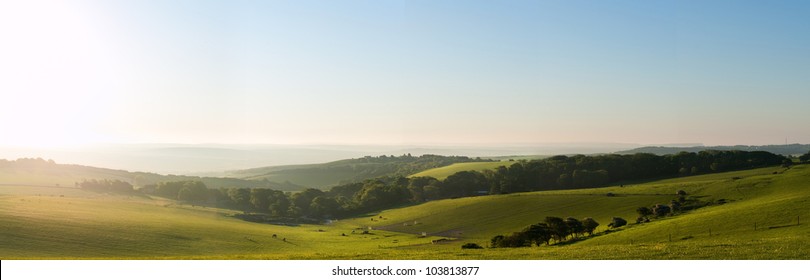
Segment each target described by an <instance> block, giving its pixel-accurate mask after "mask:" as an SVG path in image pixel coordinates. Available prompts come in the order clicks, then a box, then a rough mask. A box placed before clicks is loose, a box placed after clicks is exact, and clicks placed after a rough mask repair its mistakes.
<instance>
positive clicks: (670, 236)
mask: <svg viewBox="0 0 810 280" xmlns="http://www.w3.org/2000/svg"><path fill="white" fill-rule="evenodd" d="M669 242H672V233H670V234H669Z"/></svg>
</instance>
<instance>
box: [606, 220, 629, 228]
mask: <svg viewBox="0 0 810 280" xmlns="http://www.w3.org/2000/svg"><path fill="white" fill-rule="evenodd" d="M624 225H627V220H625V219H622V218H621V217H613V220H612V221H611V222H610V224H608V228H619V227H623V226H624Z"/></svg>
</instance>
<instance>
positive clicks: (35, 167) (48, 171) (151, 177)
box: [0, 158, 303, 191]
mask: <svg viewBox="0 0 810 280" xmlns="http://www.w3.org/2000/svg"><path fill="white" fill-rule="evenodd" d="M90 179H110V180H121V181H125V182H129V183H131V184H132V185H134V186H136V187H141V186H145V185H149V184H155V183H158V182H171V181H188V180H197V181H201V182H203V183H205V185H206V186H208V188H212V189H216V188H227V187H241V188H271V189H276V190H282V191H297V190H300V189H302V188H303V187H301V186H298V185H294V184H289V183H283V184H282V183H275V182H269V181H265V180H261V181H256V180H243V179H238V178H217V177H198V176H185V175H161V174H156V173H147V172H130V171H126V170H115V169H107V168H98V167H91V166H83V165H75V164H58V163H56V162H54V161H52V160H44V159H40V158H37V159H30V158H23V159H18V160H11V161H9V160H5V159H0V185H34V186H62V187H73V186H74V185H75V183H76V182H81V181H83V180H90Z"/></svg>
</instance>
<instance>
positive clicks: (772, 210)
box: [0, 165, 810, 259]
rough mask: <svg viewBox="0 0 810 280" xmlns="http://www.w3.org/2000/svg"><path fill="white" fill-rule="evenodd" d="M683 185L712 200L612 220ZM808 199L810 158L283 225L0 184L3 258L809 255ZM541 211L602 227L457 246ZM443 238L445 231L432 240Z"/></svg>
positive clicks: (509, 228) (158, 202)
mask: <svg viewBox="0 0 810 280" xmlns="http://www.w3.org/2000/svg"><path fill="white" fill-rule="evenodd" d="M677 190H685V191H686V192H688V193H689V196H690V197H692V198H696V199H700V200H702V201H706V202H712V204H711V205H710V206H707V207H703V208H700V209H697V210H693V211H690V212H687V213H684V214H680V215H675V216H672V217H666V218H663V219H660V220H654V221H653V222H650V223H645V224H637V225H630V226H626V227H623V228H620V229H618V230H611V231H606V227H605V225H606V224H607V223H608V221H609V219H610V218H611V217H613V216H621V217H624V218H626V219H627V220H629V221H632V220H633V218H634V217H635V216H636V214H635V211H634V210H635V208H637V207H639V206H650V205H651V204H654V203H666V202H667V201H669V200H670V199H672V198H673V197H674V196H675V195H674V194H675V192H676V191H677ZM608 192H610V193H612V194H613V195H611V196H608V195H606V194H607V193H608ZM720 201H723V202H725V203H720ZM808 201H810V166H808V165H799V166H794V167H792V168H789V169H786V168H780V167H771V168H761V169H753V170H746V171H737V172H727V173H718V174H710V175H701V176H692V177H682V178H676V179H667V180H659V181H652V182H647V183H640V184H634V185H624V186H623V187H622V186H614V187H607V188H599V189H580V190H566V191H544V192H532V193H517V194H508V195H494V196H482V197H468V198H459V199H448V200H438V201H432V202H427V203H423V204H420V205H414V206H410V207H402V208H397V209H390V210H385V211H382V212H379V213H370V214H369V215H367V216H362V217H356V218H352V219H346V220H341V221H334V222H332V223H330V224H324V225H286V226H280V225H269V224H260V223H250V222H246V221H242V220H238V219H235V218H232V217H230V215H231V214H234V213H235V212H234V211H229V210H222V209H216V208H206V207H191V206H188V205H183V204H178V203H177V202H175V201H173V200H165V199H159V198H144V197H129V196H115V195H102V194H96V193H89V192H85V191H82V190H78V189H73V188H56V187H31V186H0V258H2V259H20V258H34V259H54V258H56V259H60V258H69V259H76V258H90V259H107V258H112V259H122V258H123V259H141V258H147V259H153V258H159V259H160V258H171V259H807V258H808V256H810V246H808V245H807V244H808V242H810V227H809V226H808V225H807V222H805V220H806V219H810V218H806V217H804V216H807V213H810V203H808ZM546 216H560V217H567V216H573V217H577V218H580V219H581V218H584V217H593V218H594V219H596V220H597V221H598V222H599V223H601V226H600V227H598V228H597V230H596V234H595V235H594V236H593V237H592V238H588V239H584V240H582V241H579V242H574V243H569V244H565V245H563V244H560V245H552V246H545V245H544V246H541V247H527V248H508V249H507V248H497V249H492V248H489V249H484V250H462V249H460V245H461V244H464V243H468V242H475V243H478V244H481V245H485V246H486V245H487V244H488V242H489V239H490V238H491V237H492V236H494V235H498V234H509V233H511V232H514V231H519V230H521V229H522V228H523V227H525V226H526V225H528V224H532V223H536V222H539V221H542V219H543V218H544V217H546ZM797 218H799V219H801V221H797ZM755 223H756V229H755V228H754V226H755ZM423 232H424V233H425V234H426V235H427V237H422V233H423ZM274 234H275V235H277V237H276V238H273V235H274ZM443 238H446V239H448V240H447V241H446V242H439V243H438V244H433V242H431V241H433V240H439V239H443Z"/></svg>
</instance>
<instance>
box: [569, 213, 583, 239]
mask: <svg viewBox="0 0 810 280" xmlns="http://www.w3.org/2000/svg"><path fill="white" fill-rule="evenodd" d="M565 225H566V226H567V227H568V233H570V234H571V236H572V237H574V238H576V237H577V236H578V235H580V234H583V235H584V233H585V227H584V226H583V225H582V222H580V221H579V220H577V219H576V218H574V217H568V218H565Z"/></svg>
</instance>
